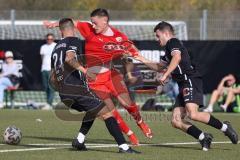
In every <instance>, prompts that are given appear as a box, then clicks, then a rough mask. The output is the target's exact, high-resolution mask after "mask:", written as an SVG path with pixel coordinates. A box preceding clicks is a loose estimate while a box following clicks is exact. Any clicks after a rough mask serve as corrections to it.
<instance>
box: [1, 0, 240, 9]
mask: <svg viewBox="0 0 240 160" xmlns="http://www.w3.org/2000/svg"><path fill="white" fill-rule="evenodd" d="M0 4H1V5H0V9H1V10H9V9H16V10H87V11H90V10H92V9H94V8H97V7H102V8H107V9H109V10H130V11H149V10H150V11H159V10H160V11H169V10H178V11H184V10H203V9H208V10H239V9H240V0H229V1H227V0H0Z"/></svg>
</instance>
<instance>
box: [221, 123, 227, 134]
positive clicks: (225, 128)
mask: <svg viewBox="0 0 240 160" xmlns="http://www.w3.org/2000/svg"><path fill="white" fill-rule="evenodd" d="M227 128H228V127H227V125H226V124H224V123H223V125H222V128H221V131H223V132H226V130H227Z"/></svg>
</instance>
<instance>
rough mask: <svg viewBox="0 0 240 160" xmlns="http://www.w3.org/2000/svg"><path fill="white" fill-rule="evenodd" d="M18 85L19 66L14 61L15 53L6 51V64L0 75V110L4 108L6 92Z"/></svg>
mask: <svg viewBox="0 0 240 160" xmlns="http://www.w3.org/2000/svg"><path fill="white" fill-rule="evenodd" d="M18 83H19V72H18V66H17V64H16V63H15V62H14V60H13V53H12V52H11V51H6V52H5V62H4V63H3V65H2V73H1V74H0V108H3V98H4V90H5V89H6V88H8V87H14V86H16V85H17V84H18Z"/></svg>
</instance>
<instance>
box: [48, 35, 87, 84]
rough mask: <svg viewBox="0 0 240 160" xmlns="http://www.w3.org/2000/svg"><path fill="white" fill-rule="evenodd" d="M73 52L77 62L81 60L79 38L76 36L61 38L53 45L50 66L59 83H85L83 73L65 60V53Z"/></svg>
mask: <svg viewBox="0 0 240 160" xmlns="http://www.w3.org/2000/svg"><path fill="white" fill-rule="evenodd" d="M69 51H71V52H75V53H76V57H75V58H76V59H77V60H78V62H80V63H81V62H82V61H83V53H82V45H81V40H80V39H79V38H77V37H66V38H64V39H61V40H60V41H59V42H58V43H57V45H56V46H55V48H54V50H53V52H52V56H51V68H52V69H54V72H55V73H56V76H57V81H58V82H59V83H60V84H61V85H86V79H85V76H84V74H83V73H81V72H80V71H77V70H75V69H73V68H72V67H70V66H69V65H68V64H67V63H66V62H65V58H66V53H67V52H69Z"/></svg>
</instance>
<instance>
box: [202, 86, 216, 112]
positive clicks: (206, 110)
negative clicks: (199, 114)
mask: <svg viewBox="0 0 240 160" xmlns="http://www.w3.org/2000/svg"><path fill="white" fill-rule="evenodd" d="M219 97H220V92H219V90H217V89H216V90H214V91H213V92H212V95H211V98H210V101H209V104H208V107H207V108H205V109H204V110H203V111H204V112H213V105H214V103H216V102H217V100H218V98H219Z"/></svg>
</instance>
